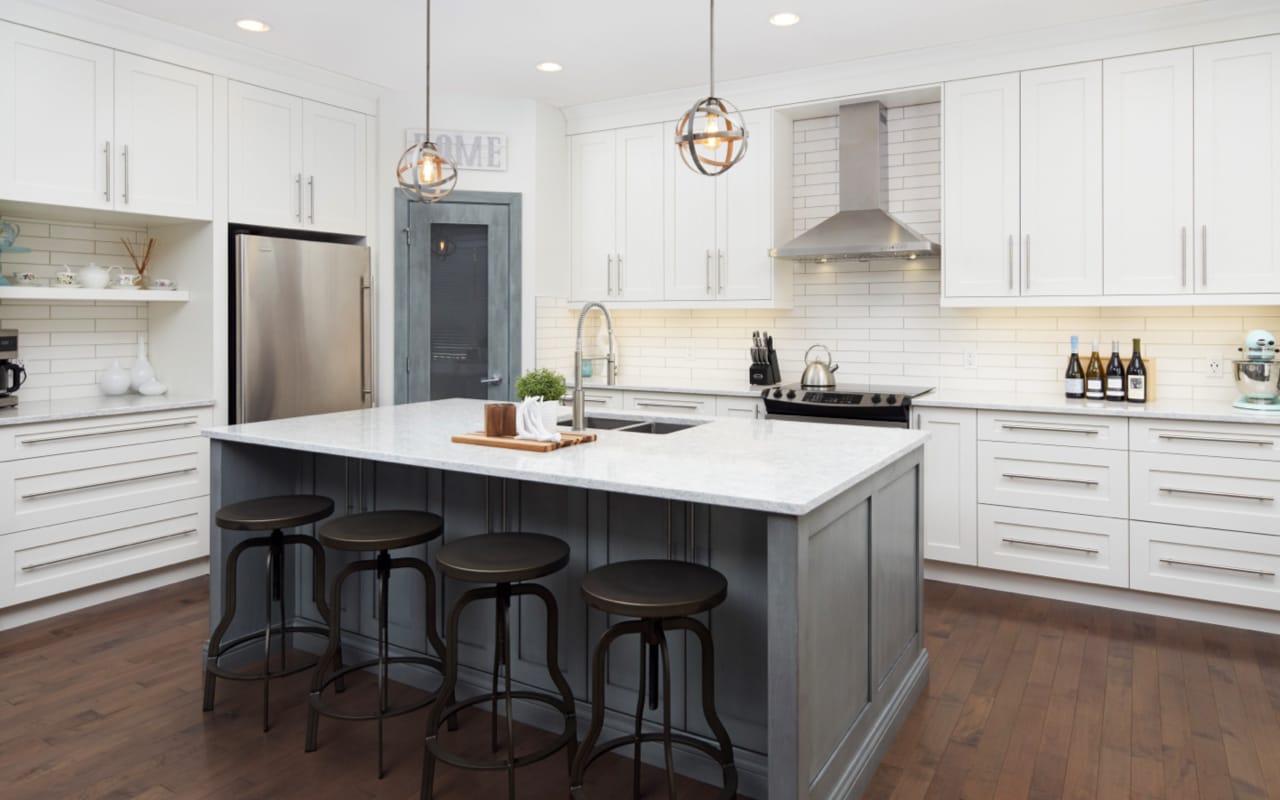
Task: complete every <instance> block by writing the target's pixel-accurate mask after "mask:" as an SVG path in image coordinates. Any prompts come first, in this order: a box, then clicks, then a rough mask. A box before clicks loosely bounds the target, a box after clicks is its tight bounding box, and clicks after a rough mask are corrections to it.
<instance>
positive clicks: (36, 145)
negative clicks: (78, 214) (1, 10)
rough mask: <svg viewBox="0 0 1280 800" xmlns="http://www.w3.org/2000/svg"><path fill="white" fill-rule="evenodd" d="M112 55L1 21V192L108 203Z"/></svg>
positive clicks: (89, 204)
mask: <svg viewBox="0 0 1280 800" xmlns="http://www.w3.org/2000/svg"><path fill="white" fill-rule="evenodd" d="M112 64H113V53H112V51H111V50H109V49H107V48H105V47H98V46H96V45H91V44H86V43H84V42H81V41H79V40H77V39H68V38H66V37H64V36H55V35H53V34H49V33H44V32H43V31H37V30H32V29H30V28H24V27H22V26H19V25H10V24H8V23H4V22H0V109H3V113H0V197H3V198H4V199H6V200H22V201H29V202H34V203H51V204H56V205H60V206H79V207H83V208H111V206H112V193H111V190H110V189H111V187H110V184H111V182H112V179H113V177H114V176H113V175H111V174H110V172H111V170H112V168H113V164H114V158H113V155H112V154H113V146H114V144H115V142H114V141H112V124H113V120H112V96H113V88H112V84H113V75H112V69H113V68H112Z"/></svg>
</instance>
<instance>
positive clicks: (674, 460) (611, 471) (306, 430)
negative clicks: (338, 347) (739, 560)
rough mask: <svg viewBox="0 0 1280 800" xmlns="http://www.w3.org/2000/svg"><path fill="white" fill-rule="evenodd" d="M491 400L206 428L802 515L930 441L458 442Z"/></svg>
mask: <svg viewBox="0 0 1280 800" xmlns="http://www.w3.org/2000/svg"><path fill="white" fill-rule="evenodd" d="M483 409H484V401H482V400H439V401H435V402H430V403H414V404H410V405H399V406H382V407H379V408H371V409H366V410H361V411H344V412H340V413H336V414H322V415H317V416H312V417H296V418H293V419H283V420H274V421H271V422H255V423H250V424H247V425H232V426H227V427H221V428H212V429H209V430H206V431H205V435H206V436H209V437H210V438H213V439H221V440H225V441H232V442H244V443H248V444H256V445H263V446H266V447H280V448H286V449H290V450H301V451H306V452H314V453H327V454H331V455H338V456H347V457H352V458H361V459H368V460H372V461H383V462H389V463H396V464H408V465H412V466H419V467H427V468H430V469H441V470H448V471H453V472H466V473H472V474H477V475H490V476H494V477H500V478H513V479H516V480H526V481H536V482H540V483H551V484H559V485H564V486H574V487H578V488H583V489H595V490H600V491H608V492H619V493H623V494H633V495H642V496H647V497H661V498H668V499H672V500H680V501H687V502H694V503H707V504H711V505H722V506H732V507H737V508H743V509H747V510H752V511H763V512H770V513H776V514H786V515H795V516H799V515H802V514H807V513H808V512H810V511H812V510H814V509H815V508H817V507H818V506H820V505H822V504H823V503H824V502H826V501H827V500H830V499H831V498H833V497H835V496H837V495H839V494H840V493H841V492H843V491H845V490H847V489H849V488H851V487H852V486H854V485H855V484H857V483H858V482H859V481H861V480H863V479H865V478H867V477H870V476H871V475H874V474H875V473H876V472H878V471H879V470H880V469H882V468H884V467H886V466H888V465H889V464H891V463H892V462H894V461H896V460H897V459H899V458H901V457H902V456H904V455H906V454H908V453H910V452H911V451H913V450H914V449H916V448H918V447H920V446H921V445H922V444H923V443H924V441H925V439H926V438H927V434H925V433H921V432H919V431H910V430H902V429H887V428H870V427H860V426H854V425H822V424H814V423H803V422H781V421H776V420H749V419H728V418H723V417H717V418H713V419H710V420H708V419H707V418H705V417H701V418H697V419H696V420H690V421H698V422H703V423H705V424H701V425H697V426H696V427H692V428H689V429H687V430H682V431H677V432H675V433H669V434H646V433H630V432H623V431H608V430H600V431H594V432H595V433H598V434H599V440H598V441H596V442H592V443H590V444H583V445H577V446H574V447H567V448H564V449H562V450H556V451H553V452H550V453H532V452H526V451H520V450H507V449H502V448H497V447H481V446H477V445H467V444H454V443H453V442H451V441H450V437H452V436H454V435H456V434H461V433H473V432H475V431H478V430H481V429H482V428H483V422H482V419H483ZM599 416H618V415H616V414H600V415H599ZM623 416H639V415H623ZM649 418H652V417H649ZM662 419H671V418H670V417H662Z"/></svg>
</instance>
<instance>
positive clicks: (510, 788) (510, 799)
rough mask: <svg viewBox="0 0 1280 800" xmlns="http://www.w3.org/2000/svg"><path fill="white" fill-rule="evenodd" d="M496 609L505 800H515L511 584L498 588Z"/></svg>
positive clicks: (501, 585)
mask: <svg viewBox="0 0 1280 800" xmlns="http://www.w3.org/2000/svg"><path fill="white" fill-rule="evenodd" d="M498 608H499V609H501V613H502V675H503V679H504V690H503V691H504V693H505V695H506V701H507V702H506V713H507V762H508V763H507V800H515V798H516V767H515V761H516V736H515V723H514V722H513V713H512V710H511V584H509V583H504V584H500V585H499V586H498Z"/></svg>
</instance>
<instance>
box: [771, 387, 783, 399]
mask: <svg viewBox="0 0 1280 800" xmlns="http://www.w3.org/2000/svg"><path fill="white" fill-rule="evenodd" d="M773 396H774V398H778V397H782V390H781V389H774V390H773Z"/></svg>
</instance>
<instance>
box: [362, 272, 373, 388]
mask: <svg viewBox="0 0 1280 800" xmlns="http://www.w3.org/2000/svg"><path fill="white" fill-rule="evenodd" d="M372 298H373V287H372V286H371V285H370V283H369V281H368V280H366V279H364V278H361V279H360V401H361V402H362V403H364V405H365V406H366V407H368V406H371V405H373V386H372V383H373V381H372V380H371V379H370V375H369V367H370V365H371V364H370V362H372V361H373V358H372V353H371V352H370V348H371V346H372V341H371V339H372V337H371V336H370V335H369V319H370V317H372V316H373V315H372V313H371V312H372V309H371V308H370V306H371V301H372Z"/></svg>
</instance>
